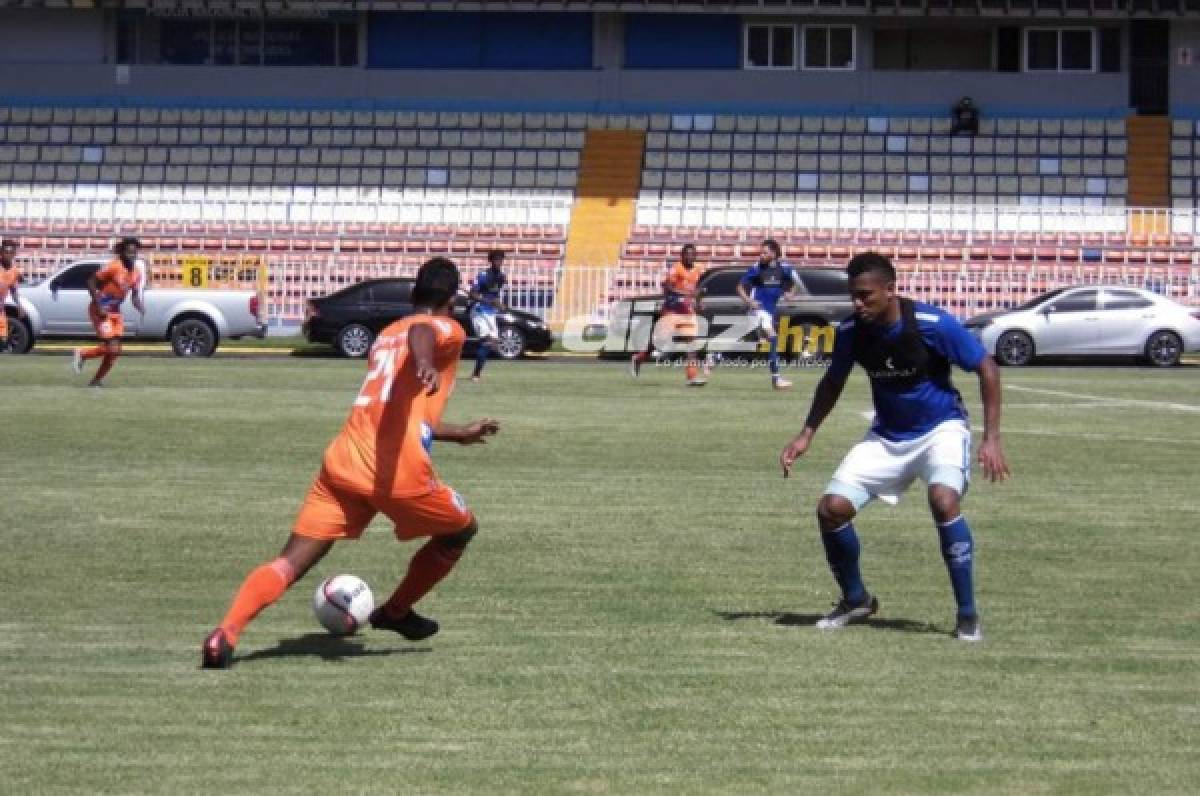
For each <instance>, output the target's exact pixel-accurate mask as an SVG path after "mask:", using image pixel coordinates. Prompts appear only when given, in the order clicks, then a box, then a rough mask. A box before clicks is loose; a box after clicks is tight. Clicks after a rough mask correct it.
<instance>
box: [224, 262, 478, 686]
mask: <svg viewBox="0 0 1200 796" xmlns="http://www.w3.org/2000/svg"><path fill="white" fill-rule="evenodd" d="M459 279H460V277H459V273H458V268H457V267H456V266H455V265H454V263H452V262H451V261H450V260H447V259H445V258H442V257H435V258H434V259H432V260H429V261H428V262H426V263H425V264H424V265H423V266H421V269H420V271H418V273H417V279H416V283H415V285H414V286H413V292H412V298H413V305H414V312H413V314H412V315H409V316H407V317H405V318H404V319H402V320H399V321H396V322H395V323H393V324H391V325H390V326H388V327H387V328H386V329H384V330H383V332H382V333H381V334H380V335H379V338H378V339H377V340H376V341H375V345H374V347H373V348H372V349H371V356H370V370H369V371H368V372H367V376H366V379H365V380H364V382H363V385H362V389H361V390H360V391H359V393H358V397H357V398H356V399H355V400H354V405H353V407H352V408H351V410H350V417H349V418H347V420H346V424H345V425H344V426H343V427H342V430H341V432H340V433H339V434H338V435H337V436H336V437H335V438H334V439H333V442H331V443H330V444H329V447H328V448H327V449H326V450H325V457H324V460H323V462H322V464H321V470H320V473H319V474H318V475H317V478H316V480H315V481H314V482H313V485H312V488H311V489H309V492H308V496H307V497H306V498H305V500H304V505H303V506H301V508H300V515H299V516H298V517H297V518H296V523H295V525H294V526H293V528H292V533H291V536H289V537H288V540H287V543H286V544H284V546H283V550H282V552H280V554H279V556H278V557H277V558H275V559H274V560H272V561H269V562H267V563H265V564H263V565H262V566H260V567H258V568H257V569H255V570H254V571H253V572H251V573H250V574H249V575H248V576H247V577H246V579H245V581H243V582H242V586H241V588H240V589H239V590H238V592H237V594H236V595H235V596H234V599H233V604H232V605H231V606H230V608H229V611H228V613H226V614H225V618H224V619H222V620H221V623H220V624H219V625H218V626H217V628H216V629H215V630H213V631H212V633H210V634H209V636H208V638H206V639H205V641H204V645H203V648H202V665H203V666H204V667H205V668H212V669H224V668H228V667H229V666H230V665H231V664H232V663H233V650H234V647H235V645H236V644H237V642H238V636H239V635H240V634H241V632H242V630H243V629H244V628H245V627H246V625H247V624H248V623H249V622H250V620H252V619H253V618H254V617H255V616H257V615H258V613H259V612H260V611H262V610H263V609H264V608H266V607H267V606H268V605H271V604H272V603H274V602H275V601H276V600H278V599H279V598H280V597H281V596H283V593H284V592H285V591H287V589H288V588H289V587H290V586H291V585H292V583H294V582H295V581H296V580H298V579H299V578H301V577H303V576H304V574H305V573H306V572H308V570H309V569H310V568H312V566H313V565H314V564H316V563H317V562H318V561H320V560H321V559H322V558H323V557H324V556H325V554H326V553H328V552H329V550H330V548H332V547H333V543H334V542H336V541H338V540H340V539H357V538H359V537H360V536H361V535H362V532H363V530H364V529H365V528H366V527H367V525H368V524H369V523H370V522H371V520H372V519H373V518H374V517H375V515H376V514H383V515H385V516H386V517H387V518H388V519H389V520H391V521H392V522H393V523H394V524H395V534H396V537H397V538H399V539H400V540H402V541H408V540H410V539H417V538H420V537H429V541H427V542H426V543H425V545H424V546H422V547H421V549H420V550H418V551H417V552H416V554H415V555H414V556H413V558H412V561H411V562H410V563H409V566H408V573H407V574H406V575H405V576H404V578H403V579H402V580H401V582H400V584H399V586H397V587H396V590H395V592H394V593H393V594H392V596H391V598H390V599H388V601H387V602H386V603H384V604H383V605H381V606H380V607H379V608H377V609H375V611H374V612H373V613H372V614H371V617H370V623H371V626H372V627H374V628H376V629H382V630H391V631H394V632H396V633H399V634H400V635H401V636H403V637H404V638H406V639H408V640H410V641H419V640H421V639H425V638H428V637H430V636H432V635H433V634H434V633H436V632H437V631H438V624H437V622H434V621H433V620H432V619H427V618H425V617H423V616H421V615H419V614H418V613H417V612H416V611H414V610H413V606H414V605H415V604H416V603H417V601H418V600H420V599H421V598H422V597H424V596H425V595H426V594H428V593H429V592H430V591H431V590H432V589H433V587H434V586H436V585H437V584H438V583H439V582H440V581H441V580H442V579H443V578H445V577H446V575H448V574H449V573H450V570H452V569H453V568H454V565H455V564H456V563H457V562H458V560H459V558H460V557H461V556H462V554H463V551H464V550H465V549H466V546H467V543H468V542H470V541H471V538H472V537H473V536H474V535H475V534H476V532H477V531H478V529H479V526H478V524H477V523H476V521H475V515H474V514H472V513H471V511H470V510H469V509H468V508H467V505H466V503H465V501H464V500H463V498H462V496H461V495H459V494H458V493H457V492H455V491H454V490H453V489H451V488H450V487H449V486H447V485H446V484H444V483H442V482H441V481H440V480H439V479H438V476H437V473H436V472H435V471H434V469H433V463H432V461H431V460H430V458H429V445H430V443H431V441H432V440H446V441H450V442H457V443H459V444H462V445H472V444H475V443H482V442H485V441H486V440H485V438H486V437H488V436H490V435H492V434H495V433H496V432H497V431H498V430H499V424H498V423H497V422H496V421H495V420H492V419H490V418H484V419H482V420H477V421H475V422H473V423H469V424H466V425H452V424H449V423H443V422H442V412H443V410H444V409H445V407H446V402H447V401H448V400H449V398H450V393H451V392H452V390H453V389H454V380H455V375H456V372H457V368H458V361H459V358H460V356H461V354H462V347H463V342H464V341H465V339H466V336H465V334H464V333H463V330H462V327H461V326H459V324H458V322H457V321H455V320H454V319H453V317H452V316H451V312H452V310H453V307H454V300H455V296H456V295H457V294H458V286H459Z"/></svg>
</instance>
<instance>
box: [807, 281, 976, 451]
mask: <svg viewBox="0 0 1200 796" xmlns="http://www.w3.org/2000/svg"><path fill="white" fill-rule="evenodd" d="M913 309H914V310H915V313H914V315H915V319H916V325H917V331H918V332H919V334H920V338H921V342H922V343H924V345H925V348H926V349H927V350H928V351H929V353H930V355H931V357H934V358H937V359H939V360H941V361H942V362H944V363H947V365H946V367H944V368H933V369H931V375H930V376H929V378H925V379H921V380H918V381H917V382H916V383H915V384H912V383H908V382H905V380H904V379H903V378H893V377H896V376H901V377H902V376H903V375H904V374H902V373H896V372H895V371H893V370H891V368H892V367H893V363H892V358H891V357H887V358H886V361H885V362H884V363H883V367H882V368H880V369H879V370H878V371H876V372H871V371H870V369H869V368H867V370H868V373H867V376H868V377H869V378H870V380H871V399H872V401H873V402H874V404H875V422H874V423H873V424H872V425H871V430H872V431H874V432H875V433H876V434H878V435H879V436H881V437H883V438H884V439H888V440H892V441H901V440H909V439H916V438H917V437H920V436H923V435H924V434H927V433H929V432H930V431H932V430H933V429H934V428H936V427H937V426H938V425H939V424H941V423H943V422H945V421H947V420H953V419H956V418H958V419H962V420H966V419H967V409H966V407H965V406H964V405H963V402H962V396H961V395H959V393H958V390H956V389H954V385H953V384H951V382H950V369H949V366H948V364H949V363H953V364H955V365H958V366H959V367H960V368H962V369H963V370H968V371H974V370H977V369H978V368H979V365H980V363H981V362H983V358H984V357H985V356H986V355H987V352H986V351H984V349H983V346H982V345H980V344H979V341H978V340H976V339H975V338H974V337H972V336H971V334H970V333H969V332H968V331H967V330H966V329H964V328H963V326H962V324H960V323H959V322H958V321H957V320H956V319H955V318H954V316H952V315H950V314H949V313H947V312H945V311H944V310H941V309H938V308H937V307H934V306H932V305H929V304H923V303H920V302H913ZM860 326H861V328H859V327H860ZM903 327H904V321H903V320H900V321H897V322H896V323H894V324H891V325H890V326H888V327H887V328H886V329H880V328H879V327H872V326H871V325H868V324H861V323H860V322H858V321H856V320H855V319H854V318H850V319H848V320H846V321H843V322H842V324H841V325H840V326H838V330H837V336H836V338H835V340H834V346H833V358H832V361H831V362H830V365H829V374H830V375H831V376H833V377H835V378H845V377H846V376H847V375H849V373H850V371H851V369H852V368H853V367H854V363H855V361H856V359H857V358H856V354H855V350H854V348H855V345H854V344H855V338H856V337H857V335H859V334H867V335H871V336H873V337H874V338H875V339H877V340H879V341H881V342H884V341H886V342H888V343H895V341H896V340H898V339H899V338H900V335H901V332H902V330H903ZM863 342H868V343H869V340H868V341H860V346H861V345H862V343H863ZM864 367H865V365H864Z"/></svg>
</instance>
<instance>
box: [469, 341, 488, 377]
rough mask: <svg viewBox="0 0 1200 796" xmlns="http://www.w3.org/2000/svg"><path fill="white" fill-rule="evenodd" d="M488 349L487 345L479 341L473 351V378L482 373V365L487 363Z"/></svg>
mask: <svg viewBox="0 0 1200 796" xmlns="http://www.w3.org/2000/svg"><path fill="white" fill-rule="evenodd" d="M489 348H490V346H489V345H488V344H487V343H484V342H483V341H480V343H479V346H478V347H477V348H476V349H475V373H473V374H472V375H473V376H478V375H480V374H482V373H483V365H484V363H485V362H487V358H488V349H489Z"/></svg>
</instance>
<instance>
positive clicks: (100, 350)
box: [79, 345, 108, 362]
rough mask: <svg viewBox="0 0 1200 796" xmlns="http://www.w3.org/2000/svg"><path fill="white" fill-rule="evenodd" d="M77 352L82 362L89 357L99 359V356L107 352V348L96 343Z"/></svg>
mask: <svg viewBox="0 0 1200 796" xmlns="http://www.w3.org/2000/svg"><path fill="white" fill-rule="evenodd" d="M79 353H80V358H81V359H83V361H84V362H87V361H88V360H89V359H99V358H100V357H102V356H104V355H105V354H107V353H108V349H107V348H105V347H104V346H102V345H98V346H92V347H91V348H85V349H83V350H82V351H80V352H79Z"/></svg>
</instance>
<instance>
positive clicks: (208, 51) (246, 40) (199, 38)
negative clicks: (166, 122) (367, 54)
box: [158, 19, 359, 66]
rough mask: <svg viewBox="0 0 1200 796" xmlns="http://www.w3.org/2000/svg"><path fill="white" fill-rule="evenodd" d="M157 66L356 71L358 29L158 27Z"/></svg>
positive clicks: (315, 24)
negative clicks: (352, 68) (338, 68)
mask: <svg viewBox="0 0 1200 796" xmlns="http://www.w3.org/2000/svg"><path fill="white" fill-rule="evenodd" d="M158 33H159V36H158V38H159V62H160V63H164V64H179V65H206V64H211V65H221V66H357V65H358V60H359V59H358V25H357V24H355V23H353V22H338V21H331V20H309V19H290V20H268V19H263V20H244V19H238V20H226V19H210V20H191V19H188V20H175V19H164V20H162V21H161V22H160V23H159V31H158Z"/></svg>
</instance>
